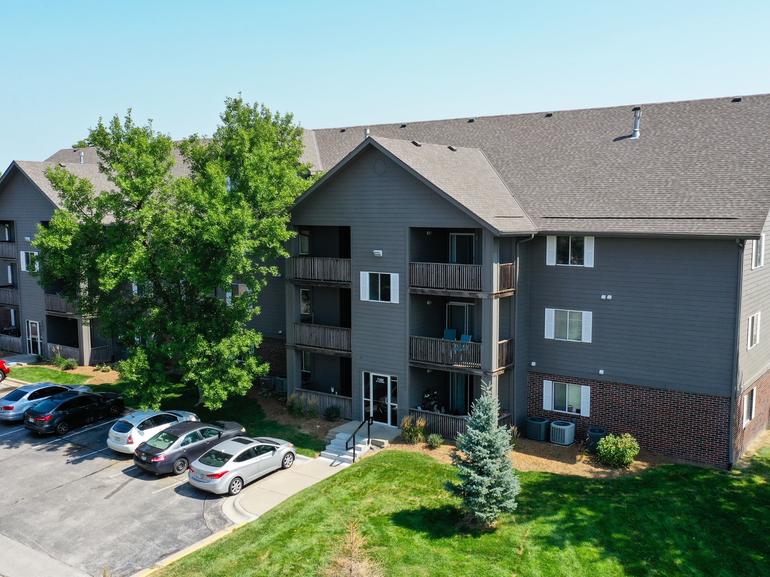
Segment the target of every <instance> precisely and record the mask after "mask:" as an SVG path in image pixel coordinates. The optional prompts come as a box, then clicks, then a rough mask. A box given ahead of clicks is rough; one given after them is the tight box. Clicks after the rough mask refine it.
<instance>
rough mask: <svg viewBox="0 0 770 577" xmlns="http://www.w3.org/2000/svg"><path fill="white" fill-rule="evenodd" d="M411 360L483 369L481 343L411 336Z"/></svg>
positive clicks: (461, 367) (445, 365) (432, 364)
mask: <svg viewBox="0 0 770 577" xmlns="http://www.w3.org/2000/svg"><path fill="white" fill-rule="evenodd" d="M409 360H410V361H412V362H414V363H418V364H421V365H428V366H436V367H443V368H453V369H471V370H473V369H481V343H473V342H468V343H463V342H460V341H451V340H447V339H436V338H433V337H416V336H410V337H409Z"/></svg>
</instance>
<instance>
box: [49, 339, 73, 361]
mask: <svg viewBox="0 0 770 577" xmlns="http://www.w3.org/2000/svg"><path fill="white" fill-rule="evenodd" d="M57 355H58V356H60V357H64V358H65V359H74V360H76V361H79V360H80V349H79V348H77V347H68V346H65V345H57V344H56V343H48V358H51V359H52V358H54V357H55V356H57Z"/></svg>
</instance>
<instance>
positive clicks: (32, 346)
mask: <svg viewBox="0 0 770 577" xmlns="http://www.w3.org/2000/svg"><path fill="white" fill-rule="evenodd" d="M40 349H41V344H40V323H39V322H37V321H27V352H28V353H29V354H31V355H40V354H42V352H41V350H40Z"/></svg>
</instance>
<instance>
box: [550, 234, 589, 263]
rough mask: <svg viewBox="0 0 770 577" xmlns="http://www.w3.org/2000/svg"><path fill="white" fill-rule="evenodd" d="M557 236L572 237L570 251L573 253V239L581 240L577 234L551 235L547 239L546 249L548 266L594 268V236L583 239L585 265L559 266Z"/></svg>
mask: <svg viewBox="0 0 770 577" xmlns="http://www.w3.org/2000/svg"><path fill="white" fill-rule="evenodd" d="M557 236H568V237H570V251H572V238H573V237H574V238H579V237H580V235H577V234H559V235H549V236H548V237H546V248H545V264H546V265H547V266H567V267H578V268H593V266H594V252H595V250H594V244H595V243H594V237H593V236H584V237H582V238H583V264H570V263H566V264H557V262H556V237H557Z"/></svg>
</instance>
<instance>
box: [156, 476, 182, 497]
mask: <svg viewBox="0 0 770 577" xmlns="http://www.w3.org/2000/svg"><path fill="white" fill-rule="evenodd" d="M186 482H187V479H184V480H183V481H179V482H177V483H174V484H172V485H166V486H165V487H161V488H160V489H155V490H154V491H153V492H152V494H153V495H154V494H155V493H160V492H161V491H165V490H166V489H173V488H175V487H178V486H179V485H184V484H185V483H186Z"/></svg>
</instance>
